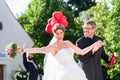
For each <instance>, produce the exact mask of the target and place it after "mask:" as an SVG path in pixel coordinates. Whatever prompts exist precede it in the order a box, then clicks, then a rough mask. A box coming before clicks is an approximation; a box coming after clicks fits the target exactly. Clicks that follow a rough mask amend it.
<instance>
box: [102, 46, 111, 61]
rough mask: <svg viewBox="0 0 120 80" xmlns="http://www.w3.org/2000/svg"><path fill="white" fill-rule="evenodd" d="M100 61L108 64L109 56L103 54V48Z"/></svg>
mask: <svg viewBox="0 0 120 80" xmlns="http://www.w3.org/2000/svg"><path fill="white" fill-rule="evenodd" d="M102 59H103V60H104V61H105V62H107V63H109V62H110V59H109V56H108V55H107V54H105V50H104V47H102Z"/></svg>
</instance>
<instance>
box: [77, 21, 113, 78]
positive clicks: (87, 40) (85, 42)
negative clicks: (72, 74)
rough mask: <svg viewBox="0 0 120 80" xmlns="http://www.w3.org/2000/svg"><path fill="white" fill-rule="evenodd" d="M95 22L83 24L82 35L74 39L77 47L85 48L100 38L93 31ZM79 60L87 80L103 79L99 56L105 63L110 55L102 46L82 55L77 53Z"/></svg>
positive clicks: (108, 60)
mask: <svg viewBox="0 0 120 80" xmlns="http://www.w3.org/2000/svg"><path fill="white" fill-rule="evenodd" d="M95 28H96V24H95V22H94V21H87V22H86V23H85V24H84V26H83V33H84V36H83V37H81V38H79V39H78V40H77V41H76V45H77V46H78V47H79V48H82V49H83V48H85V47H88V46H90V45H91V44H93V43H95V42H96V41H98V40H102V39H101V38H100V37H98V36H95V35H94V32H95V30H96V29H95ZM78 57H79V60H80V61H79V62H80V63H81V64H82V68H83V70H84V72H85V74H86V77H87V78H88V80H104V79H103V72H102V67H101V58H102V59H104V60H105V61H106V62H107V63H109V62H110V59H111V57H109V56H108V55H106V54H105V51H104V48H103V47H101V48H99V49H95V47H94V48H93V50H92V51H90V52H89V53H88V54H86V55H84V56H82V55H78Z"/></svg>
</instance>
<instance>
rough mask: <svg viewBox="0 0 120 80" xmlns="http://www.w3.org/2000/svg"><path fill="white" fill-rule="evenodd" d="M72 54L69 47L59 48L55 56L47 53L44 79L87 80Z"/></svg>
mask: <svg viewBox="0 0 120 80" xmlns="http://www.w3.org/2000/svg"><path fill="white" fill-rule="evenodd" d="M73 55H74V50H73V49H72V48H71V47H69V48H63V49H60V50H59V51H58V52H57V54H56V55H55V56H53V55H52V54H48V56H47V60H46V63H47V64H46V65H45V67H44V69H45V71H44V73H45V74H44V80H87V79H86V76H85V74H84V72H83V70H82V69H81V68H80V67H79V66H78V64H77V63H76V61H75V60H74V56H73Z"/></svg>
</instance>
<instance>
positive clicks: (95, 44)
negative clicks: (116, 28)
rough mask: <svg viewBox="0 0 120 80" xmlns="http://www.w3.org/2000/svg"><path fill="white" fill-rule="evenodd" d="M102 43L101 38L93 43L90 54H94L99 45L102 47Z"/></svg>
mask: <svg viewBox="0 0 120 80" xmlns="http://www.w3.org/2000/svg"><path fill="white" fill-rule="evenodd" d="M103 45H104V43H103V42H102V41H101V40H98V41H97V42H95V43H94V47H93V49H92V54H94V53H95V52H96V51H97V50H98V49H99V48H100V47H102V46H103Z"/></svg>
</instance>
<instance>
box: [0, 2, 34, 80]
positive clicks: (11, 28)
mask: <svg viewBox="0 0 120 80" xmlns="http://www.w3.org/2000/svg"><path fill="white" fill-rule="evenodd" d="M0 22H1V23H2V27H3V28H2V30H0V80H13V79H12V75H11V74H12V72H13V71H14V70H15V69H16V68H17V67H18V66H22V67H23V68H24V66H23V63H22V54H17V56H16V58H15V59H14V60H11V59H9V58H8V57H7V56H6V53H5V46H6V45H7V44H9V43H10V42H15V43H17V44H18V45H19V46H20V47H22V45H23V43H26V44H27V47H33V45H34V42H33V41H32V39H31V38H30V37H29V35H28V34H27V33H26V32H25V31H24V29H23V28H22V26H21V25H20V24H19V22H18V21H17V19H16V18H15V16H14V15H13V14H12V12H11V11H10V9H9V7H8V5H7V4H6V2H5V1H4V0H0Z"/></svg>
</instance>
